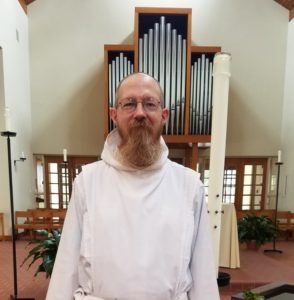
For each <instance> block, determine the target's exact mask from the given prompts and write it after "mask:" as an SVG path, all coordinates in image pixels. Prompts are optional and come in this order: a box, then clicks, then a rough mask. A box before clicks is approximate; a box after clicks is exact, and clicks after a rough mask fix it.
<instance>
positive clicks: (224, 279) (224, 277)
mask: <svg viewBox="0 0 294 300" xmlns="http://www.w3.org/2000/svg"><path fill="white" fill-rule="evenodd" d="M230 280H231V275H230V274H229V273H225V272H218V277H217V285H218V286H226V285H228V284H229V283H230Z"/></svg>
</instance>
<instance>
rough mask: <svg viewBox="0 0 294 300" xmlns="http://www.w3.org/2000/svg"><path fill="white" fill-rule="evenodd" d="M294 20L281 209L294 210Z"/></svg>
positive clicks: (292, 24) (290, 38)
mask: <svg viewBox="0 0 294 300" xmlns="http://www.w3.org/2000/svg"><path fill="white" fill-rule="evenodd" d="M293 82H294V19H292V21H291V22H290V23H289V30H288V45H287V62H286V77H285V96H284V107H283V123H282V150H283V159H282V160H283V162H284V164H283V165H282V166H281V185H280V191H281V193H280V201H279V208H280V209H281V210H282V209H283V210H293V208H294V201H293V200H294V155H293V153H294V121H293V115H294V85H293Z"/></svg>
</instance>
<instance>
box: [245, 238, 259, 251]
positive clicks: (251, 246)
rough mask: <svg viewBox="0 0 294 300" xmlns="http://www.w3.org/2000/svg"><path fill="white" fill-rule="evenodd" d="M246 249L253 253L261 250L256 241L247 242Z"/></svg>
mask: <svg viewBox="0 0 294 300" xmlns="http://www.w3.org/2000/svg"><path fill="white" fill-rule="evenodd" d="M246 247H247V250H253V251H258V250H259V248H260V246H258V245H257V244H256V241H255V240H251V241H247V242H246Z"/></svg>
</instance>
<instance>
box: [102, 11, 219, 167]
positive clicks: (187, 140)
mask: <svg viewBox="0 0 294 300" xmlns="http://www.w3.org/2000/svg"><path fill="white" fill-rule="evenodd" d="M191 20H192V9H189V8H151V7H137V8H135V30H134V44H133V45H123V44H122V45H105V46H104V104H105V123H104V136H105V138H106V136H107V134H108V133H109V132H110V131H111V130H112V129H113V128H114V124H113V123H112V121H111V119H110V117H109V108H110V107H112V106H114V102H115V90H116V87H117V85H118V83H119V82H120V80H121V79H123V78H124V77H125V76H127V75H129V74H131V73H133V72H138V71H141V72H144V73H147V74H150V75H152V76H153V77H154V78H156V79H157V80H158V81H159V82H160V85H161V87H162V89H163V92H164V106H165V107H167V108H168V109H169V110H170V117H169V121H168V123H167V124H166V126H165V128H164V130H163V138H164V140H165V141H166V143H167V144H168V145H169V147H170V148H184V149H185V153H186V154H185V165H186V166H188V167H191V168H192V169H194V170H195V168H196V164H197V161H198V148H199V144H203V143H210V140H211V120H212V84H213V79H212V64H213V58H214V54H215V53H217V52H220V51H221V48H220V47H199V46H192V45H191Z"/></svg>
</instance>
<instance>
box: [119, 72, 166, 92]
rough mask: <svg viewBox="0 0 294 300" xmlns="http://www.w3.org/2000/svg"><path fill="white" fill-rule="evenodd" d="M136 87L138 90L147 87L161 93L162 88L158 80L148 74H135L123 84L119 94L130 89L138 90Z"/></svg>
mask: <svg viewBox="0 0 294 300" xmlns="http://www.w3.org/2000/svg"><path fill="white" fill-rule="evenodd" d="M136 87H137V88H138V89H140V88H144V87H146V88H150V89H152V90H153V89H154V91H156V92H159V93H160V88H159V86H158V83H157V82H156V80H155V79H154V78H153V77H151V76H149V75H147V74H134V75H131V76H129V77H127V78H126V79H124V80H123V82H122V83H121V86H120V88H119V90H118V93H120V92H122V91H126V89H128V88H136Z"/></svg>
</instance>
